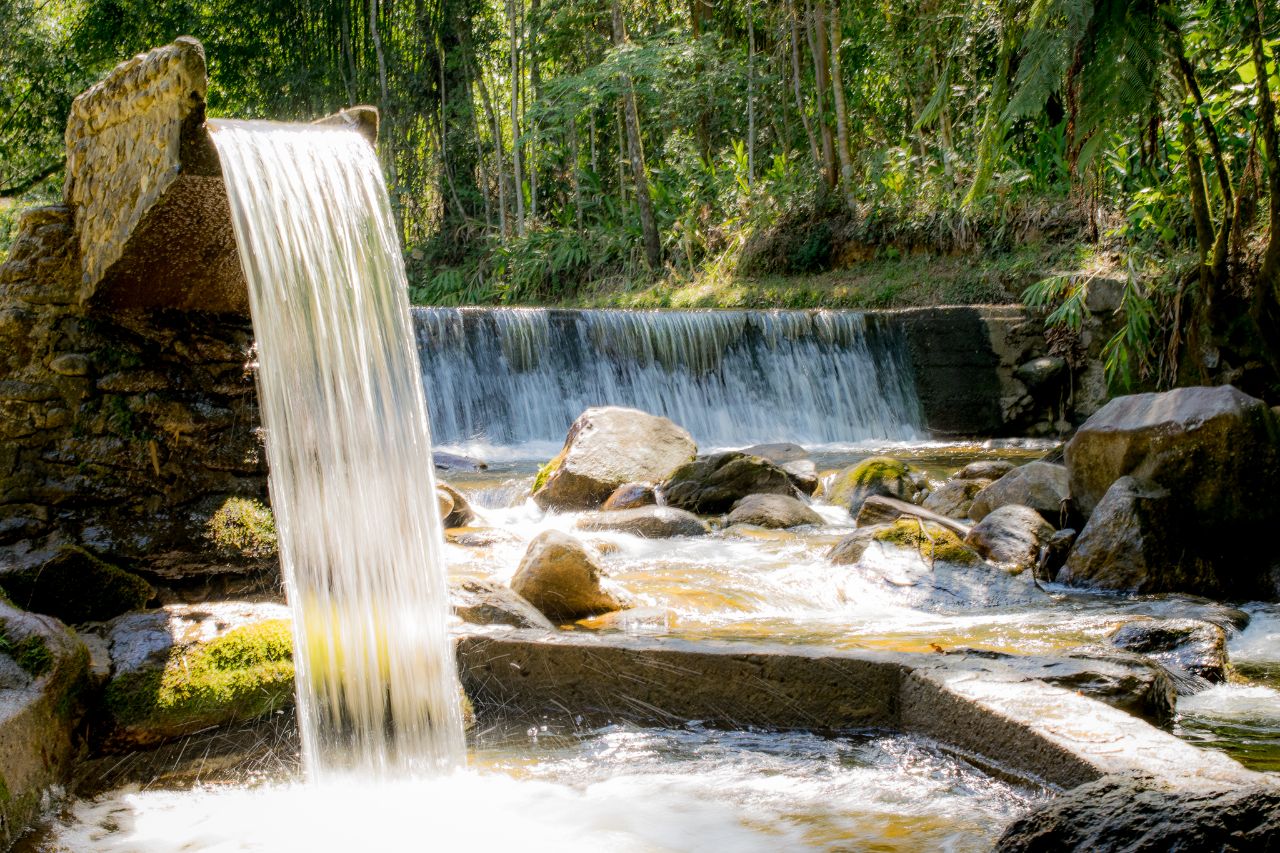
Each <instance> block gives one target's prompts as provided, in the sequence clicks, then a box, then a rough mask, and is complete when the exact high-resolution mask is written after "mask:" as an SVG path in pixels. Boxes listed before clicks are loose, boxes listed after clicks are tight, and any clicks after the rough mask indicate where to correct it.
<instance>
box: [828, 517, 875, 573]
mask: <svg viewBox="0 0 1280 853" xmlns="http://www.w3.org/2000/svg"><path fill="white" fill-rule="evenodd" d="M884 528H885V525H878V526H873V527H859V528H858V529H857V530H855V531H853V532H852V533H850V534H849V535H848V536H845V537H844V538H842V539H841V540H840V541H839V542H837V543H836V544H835V545H832V546H831V550H829V551H827V561H828V562H830V563H832V564H833V565H837V566H851V565H853V564H855V563H857V562H858V561H859V560H861V559H862V555H863V554H865V553H866V551H867V548H868V547H870V546H871V543H872V542H874V541H875V537H876V534H877V533H879V532H880V531H881V530H883V529H884Z"/></svg>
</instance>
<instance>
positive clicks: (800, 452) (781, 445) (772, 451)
mask: <svg viewBox="0 0 1280 853" xmlns="http://www.w3.org/2000/svg"><path fill="white" fill-rule="evenodd" d="M742 452H743V453H745V454H746V455H748V456H759V457H760V458H761V459H768V460H769V461H770V462H772V463H774V464H775V465H785V464H786V463H788V462H800V461H803V460H807V459H808V458H809V451H807V450H805V449H804V448H803V447H801V446H800V445H798V444H791V443H789V442H775V443H773V444H753V445H751V446H750V447H745V448H743V449H742Z"/></svg>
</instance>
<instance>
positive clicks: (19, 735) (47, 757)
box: [0, 601, 89, 850]
mask: <svg viewBox="0 0 1280 853" xmlns="http://www.w3.org/2000/svg"><path fill="white" fill-rule="evenodd" d="M88 661H89V654H88V652H87V651H86V649H85V647H84V644H83V643H81V642H80V640H79V639H78V638H77V637H76V635H75V634H74V633H73V632H71V631H69V630H67V628H66V627H65V626H63V625H62V624H61V623H60V622H58V621H57V620H56V619H53V618H51V617H48V616H41V615H37V614H34V613H26V612H24V611H22V610H19V609H18V608H16V607H13V606H12V605H10V604H8V603H7V602H4V601H0V709H3V713H2V714H0V755H2V756H3V765H2V766H0V771H2V773H0V848H2V849H6V850H7V849H9V848H10V847H11V846H12V845H13V843H14V842H15V841H16V840H17V839H18V837H19V836H20V835H22V833H23V832H24V831H25V830H26V827H27V825H28V824H29V823H30V822H31V821H33V820H35V819H36V818H37V817H38V816H39V814H40V812H41V810H42V809H43V808H45V807H46V806H47V803H48V794H49V792H50V791H51V790H52V789H54V787H55V786H59V785H63V784H65V783H66V781H67V779H68V777H69V776H70V773H71V766H72V761H73V760H74V758H75V757H76V744H75V741H74V740H73V738H72V733H73V732H74V731H75V729H76V727H77V725H78V724H79V722H80V717H81V714H82V712H83V710H84V709H83V705H82V702H83V698H82V697H83V695H84V693H85V689H86V685H87V678H88Z"/></svg>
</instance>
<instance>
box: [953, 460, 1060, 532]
mask: <svg viewBox="0 0 1280 853" xmlns="http://www.w3.org/2000/svg"><path fill="white" fill-rule="evenodd" d="M1067 494H1068V486H1067V469H1066V468H1065V467H1063V466H1062V465H1055V464H1053V463H1052V462H1028V463H1027V464H1026V465H1022V466H1019V467H1017V468H1014V469H1013V470H1012V471H1010V472H1009V473H1008V474H1005V475H1004V476H1003V477H1001V478H1000V479H999V480H996V481H995V482H994V483H992V484H991V485H989V486H987V487H986V488H984V489H982V490H981V491H980V492H978V493H977V494H976V495H974V497H973V504H972V505H971V506H970V507H969V517H970V518H972V519H973V520H974V521H981V520H982V519H983V518H984V517H985V516H986V515H987V513H989V512H991V511H992V510H993V509H997V508H998V507H1002V506H1007V505H1008V504H1020V505H1021V506H1029V507H1031V508H1032V509H1034V510H1035V511H1036V512H1038V513H1040V514H1041V515H1043V516H1045V517H1046V518H1051V519H1056V518H1058V516H1059V515H1060V514H1061V513H1062V502H1063V501H1065V500H1066V499H1067Z"/></svg>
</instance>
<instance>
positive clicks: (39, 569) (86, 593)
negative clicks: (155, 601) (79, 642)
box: [0, 545, 155, 625]
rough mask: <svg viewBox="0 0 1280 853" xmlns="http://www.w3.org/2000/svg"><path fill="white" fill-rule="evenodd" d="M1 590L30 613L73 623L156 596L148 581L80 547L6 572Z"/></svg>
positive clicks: (107, 616)
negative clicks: (45, 614) (47, 615)
mask: <svg viewBox="0 0 1280 853" xmlns="http://www.w3.org/2000/svg"><path fill="white" fill-rule="evenodd" d="M0 592H2V593H3V594H5V595H7V596H8V598H9V599H10V600H11V601H13V602H14V603H15V604H18V605H19V606H21V607H24V608H26V609H27V610H31V611H34V612H36V613H47V614H49V615H50V616H54V617H56V618H57V619H60V620H62V621H63V622H66V623H69V624H73V625H74V624H78V623H80V622H90V621H101V620H104V619H110V618H112V617H113V616H119V615H120V614H121V613H124V612H126V611H129V610H134V609H137V608H139V607H144V606H146V603H147V602H148V601H149V600H150V599H151V598H152V597H153V596H154V595H155V590H154V589H152V588H151V584H149V583H147V582H146V581H145V580H143V579H142V578H140V577H138V576H137V575H135V574H133V573H132V572H129V571H126V570H124V569H122V568H120V567H119V566H115V565H113V564H111V563H108V562H106V561H105V560H103V559H101V558H99V557H98V556H96V555H95V554H93V553H91V552H89V551H87V550H85V549H84V548H80V547H78V546H76V545H63V546H61V547H59V548H57V549H56V550H55V551H54V552H53V554H52V556H50V557H49V558H48V559H47V560H45V561H43V562H42V563H39V564H36V565H30V566H14V567H12V568H10V569H9V570H8V571H4V572H3V573H0Z"/></svg>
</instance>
